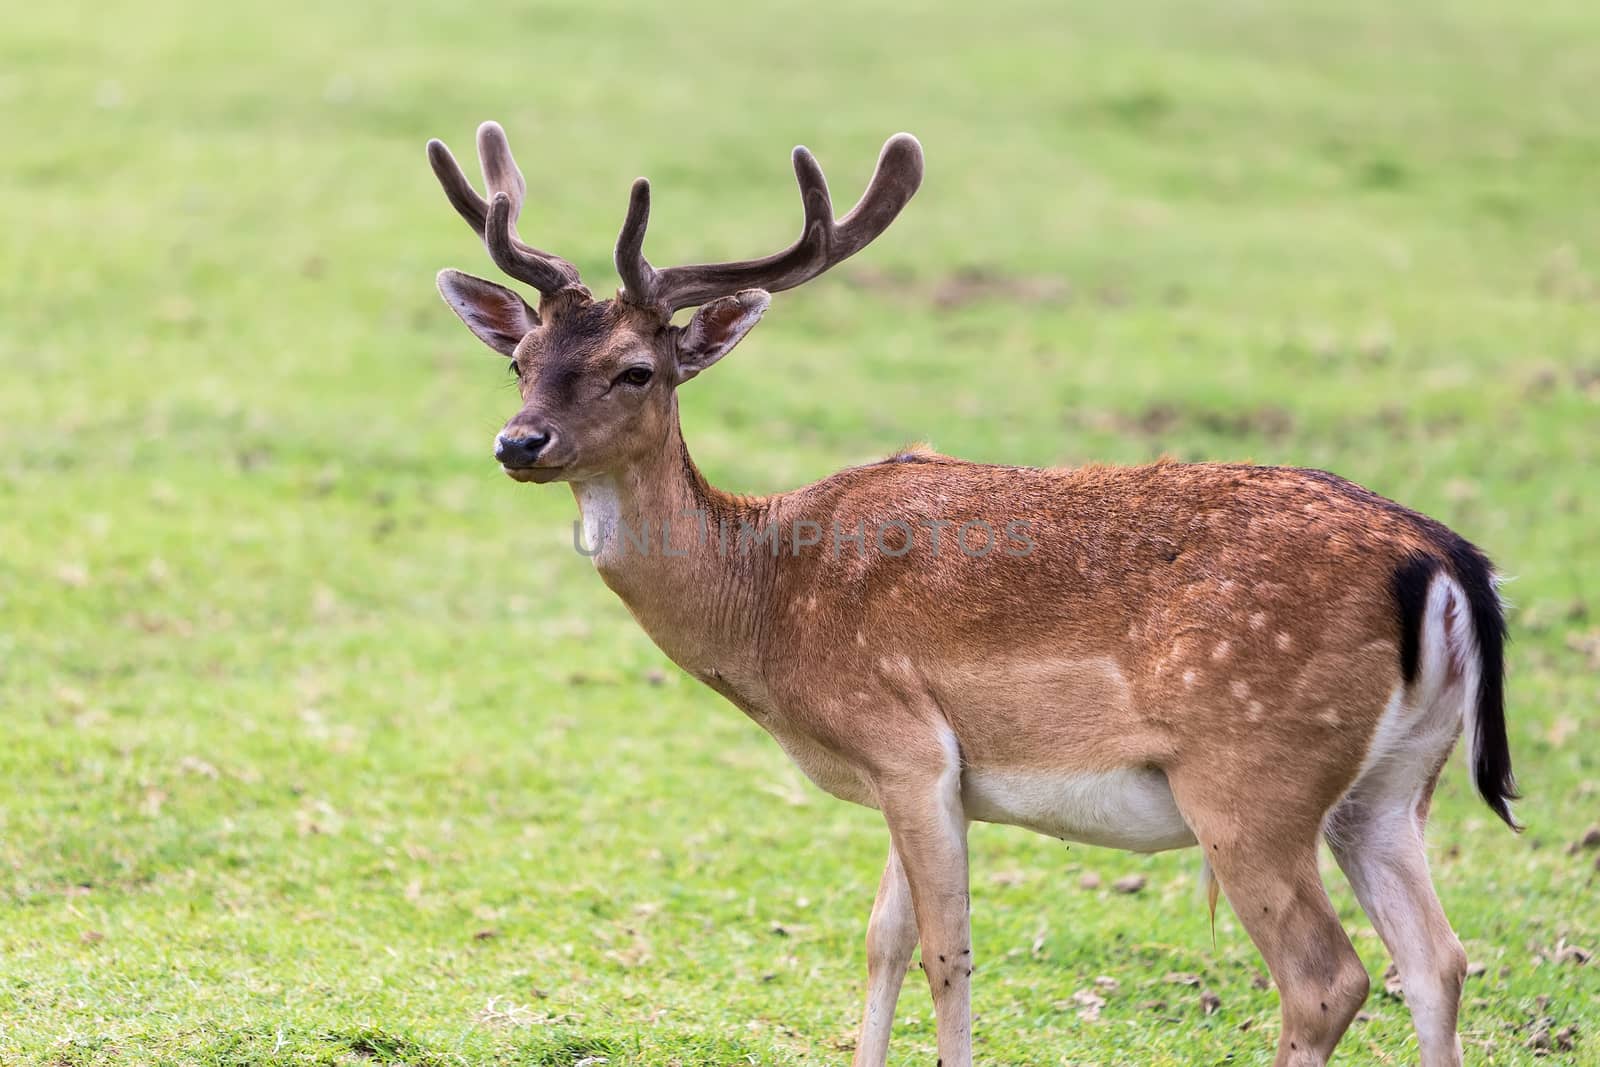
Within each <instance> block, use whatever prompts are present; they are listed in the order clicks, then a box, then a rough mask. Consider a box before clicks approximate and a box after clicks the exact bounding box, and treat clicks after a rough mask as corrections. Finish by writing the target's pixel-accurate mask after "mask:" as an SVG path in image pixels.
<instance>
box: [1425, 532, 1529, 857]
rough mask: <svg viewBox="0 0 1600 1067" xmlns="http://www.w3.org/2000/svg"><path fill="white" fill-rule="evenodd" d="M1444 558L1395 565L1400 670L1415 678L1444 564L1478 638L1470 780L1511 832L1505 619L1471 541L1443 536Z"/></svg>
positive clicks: (1489, 573) (1485, 563)
mask: <svg viewBox="0 0 1600 1067" xmlns="http://www.w3.org/2000/svg"><path fill="white" fill-rule="evenodd" d="M1439 540H1440V541H1441V542H1442V543H1441V544H1440V545H1439V548H1440V550H1441V553H1442V555H1443V556H1444V557H1445V558H1444V559H1443V560H1440V559H1437V558H1434V557H1432V556H1423V555H1416V556H1411V557H1409V558H1407V559H1406V560H1405V561H1404V562H1402V563H1401V564H1400V566H1398V567H1397V568H1395V572H1394V579H1393V589H1394V598H1395V604H1396V606H1397V607H1398V608H1399V610H1400V671H1401V675H1402V677H1404V679H1405V681H1406V684H1407V685H1410V684H1411V682H1412V681H1414V680H1415V679H1416V675H1417V667H1418V662H1417V661H1418V659H1419V657H1420V654H1421V648H1422V624H1423V618H1422V617H1423V612H1424V610H1425V609H1426V606H1427V602H1428V585H1429V583H1430V582H1431V581H1432V580H1433V576H1434V574H1435V573H1437V572H1438V570H1439V569H1440V568H1441V567H1446V568H1448V570H1449V572H1450V574H1451V576H1452V577H1454V578H1455V580H1456V583H1457V584H1458V585H1460V586H1461V589H1462V592H1464V593H1465V594H1466V596H1467V609H1468V613H1469V614H1470V615H1471V617H1472V632H1473V635H1474V636H1475V637H1476V638H1477V642H1478V699H1477V714H1476V716H1475V719H1476V721H1477V727H1476V728H1477V735H1476V737H1475V738H1474V747H1475V749H1476V752H1477V762H1476V764H1475V765H1474V766H1473V768H1472V779H1473V781H1474V782H1475V783H1476V784H1477V786H1478V792H1479V793H1480V794H1481V795H1482V796H1483V800H1484V803H1486V804H1488V805H1489V807H1490V808H1491V809H1493V811H1494V813H1495V814H1496V815H1498V816H1500V818H1501V819H1502V820H1504V821H1505V824H1506V825H1507V826H1509V827H1511V828H1512V829H1513V830H1518V831H1520V830H1521V829H1522V827H1521V826H1519V825H1518V824H1517V821H1516V819H1514V818H1512V815H1511V808H1510V802H1511V801H1513V800H1516V799H1517V798H1518V797H1519V796H1520V795H1521V794H1519V793H1518V792H1517V780H1516V777H1515V776H1514V775H1513V774H1512V772H1511V745H1510V743H1509V742H1508V741H1507V740H1506V696H1505V672H1506V667H1505V644H1506V620H1505V616H1504V615H1503V614H1502V613H1501V611H1500V597H1499V595H1498V594H1497V593H1496V592H1495V588H1494V571H1493V569H1492V568H1491V567H1490V564H1489V560H1488V559H1487V557H1485V556H1484V554H1483V553H1482V552H1480V551H1478V549H1477V548H1475V547H1474V546H1473V545H1471V544H1469V543H1468V542H1467V541H1465V540H1463V539H1461V538H1460V537H1456V536H1455V535H1454V534H1446V535H1445V536H1444V537H1441V538H1440V539H1439Z"/></svg>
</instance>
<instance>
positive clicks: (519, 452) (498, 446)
mask: <svg viewBox="0 0 1600 1067" xmlns="http://www.w3.org/2000/svg"><path fill="white" fill-rule="evenodd" d="M549 443H550V435H549V434H548V433H535V434H529V435H528V436H526V437H507V436H506V435H505V434H501V435H500V436H498V437H496V438H495V439H494V458H495V459H497V460H499V461H500V462H501V463H503V464H504V465H506V466H507V467H531V466H533V465H534V463H536V462H537V461H538V459H539V453H540V452H542V451H543V450H544V446H545V445H547V444H549Z"/></svg>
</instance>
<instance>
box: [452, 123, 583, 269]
mask: <svg viewBox="0 0 1600 1067" xmlns="http://www.w3.org/2000/svg"><path fill="white" fill-rule="evenodd" d="M478 162H479V165H480V166H481V167H482V169H483V180H484V185H485V186H487V187H488V190H489V195H490V197H491V198H492V199H493V200H494V201H496V203H498V201H500V200H501V199H504V200H505V207H504V208H503V209H500V210H498V211H497V210H496V204H491V203H490V202H489V201H487V200H485V199H484V198H483V197H481V196H479V195H478V191H477V190H476V189H474V188H473V187H472V183H471V182H469V181H468V180H467V176H466V174H465V173H463V171H462V170H461V165H460V164H459V163H457V162H456V158H455V156H453V155H452V154H451V153H450V149H448V148H446V147H445V145H444V142H443V141H440V140H438V139H437V138H435V139H434V140H431V141H429V142H428V163H429V165H430V166H432V168H433V173H434V176H435V177H437V178H438V179H439V185H440V186H441V187H442V188H443V189H444V195H445V196H446V198H448V199H449V201H450V205H451V206H452V207H454V208H455V209H456V212H457V213H458V214H459V215H460V216H461V217H462V218H463V219H466V220H467V225H468V226H471V227H472V229H473V231H474V232H475V233H477V235H478V236H479V237H481V238H482V239H483V242H484V244H485V245H486V246H487V247H488V249H489V255H490V258H492V259H493V260H494V262H495V264H496V265H497V266H498V267H499V268H500V269H501V270H503V271H505V272H506V273H507V274H509V275H511V277H513V278H516V279H517V280H518V281H522V282H526V283H528V284H529V285H531V286H533V287H534V288H536V289H538V290H539V292H540V293H543V294H547V295H548V294H550V293H555V292H557V291H559V290H561V289H566V288H581V287H582V284H583V283H582V282H581V280H580V279H579V277H578V268H577V267H574V266H573V265H572V264H571V263H569V262H567V261H566V260H564V259H562V258H561V257H560V256H558V255H555V254H554V253H551V252H544V251H541V250H540V249H537V248H534V247H533V246H532V245H530V244H527V243H525V242H523V241H522V240H521V238H519V237H518V236H517V233H516V229H515V223H516V219H517V216H518V215H520V214H521V213H522V203H523V200H524V198H525V197H526V195H527V184H526V182H524V181H523V178H522V171H521V170H519V169H518V167H517V162H516V160H515V159H514V158H513V157H512V155H511V146H510V145H509V144H508V143H507V141H506V134H505V131H504V130H502V129H501V128H500V124H499V123H496V122H485V123H484V124H483V125H482V126H479V127H478Z"/></svg>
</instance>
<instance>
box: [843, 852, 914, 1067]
mask: <svg viewBox="0 0 1600 1067" xmlns="http://www.w3.org/2000/svg"><path fill="white" fill-rule="evenodd" d="M916 947H917V919H916V913H915V912H914V911H913V910H912V908H911V887H910V886H909V885H907V884H906V872H905V868H904V867H903V866H901V864H900V854H899V853H897V852H896V851H895V849H894V845H892V844H891V845H890V846H889V862H888V863H886V864H885V865H884V868H883V879H882V880H881V881H879V883H878V897H877V899H876V900H874V901H873V902H872V918H871V919H870V920H868V922H867V1007H866V1011H865V1012H864V1013H863V1015H862V1017H861V1033H860V1036H858V1037H857V1039H856V1054H855V1058H854V1059H852V1060H851V1061H850V1062H851V1064H852V1065H853V1067H884V1064H885V1063H886V1062H887V1061H888V1058H889V1032H890V1031H891V1030H892V1029H893V1027H894V1005H895V1002H896V1001H897V1000H899V999H900V987H901V985H903V984H904V983H905V978H906V968H907V967H909V966H910V965H911V953H912V950H914V949H915V948H916Z"/></svg>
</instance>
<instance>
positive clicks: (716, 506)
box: [572, 419, 775, 676]
mask: <svg viewBox="0 0 1600 1067" xmlns="http://www.w3.org/2000/svg"><path fill="white" fill-rule="evenodd" d="M572 492H573V495H574V496H575V497H576V498H577V501H578V510H579V512H580V513H581V515H582V519H581V523H580V531H579V532H580V534H581V537H580V538H579V540H578V542H577V548H578V550H579V551H581V552H583V553H584V554H585V555H589V556H590V557H591V558H592V559H593V561H594V564H595V569H596V570H598V571H599V572H600V576H601V578H602V579H603V580H604V581H605V583H606V585H607V586H609V587H610V588H611V590H612V591H613V592H615V593H616V594H617V595H618V596H619V597H621V599H622V602H623V603H624V604H626V605H627V607H628V610H629V611H630V612H632V613H633V616H634V618H636V619H637V620H638V621H639V624H640V625H641V626H643V627H644V629H645V632H646V633H648V634H649V635H650V637H651V639H652V640H654V641H655V643H656V644H657V645H658V646H660V647H661V649H662V651H664V652H666V653H667V655H668V656H670V657H672V659H673V660H674V661H676V662H677V663H678V664H679V666H681V667H683V668H684V669H686V670H688V671H690V672H691V673H695V674H697V675H701V676H709V675H708V672H710V675H714V674H717V673H721V674H728V673H731V672H738V673H744V668H746V667H748V666H749V665H751V664H753V663H754V659H755V645H756V642H757V640H758V638H759V634H760V629H761V620H762V618H763V612H762V611H761V607H762V605H763V603H764V598H763V590H765V589H768V588H770V586H771V579H772V575H771V573H770V572H771V570H772V568H773V565H774V563H775V561H774V560H773V559H772V558H771V557H770V556H767V555H763V554H762V553H740V552H738V551H737V550H736V547H735V546H736V543H737V542H736V536H737V531H738V530H739V529H740V527H741V524H743V525H744V526H746V527H755V526H757V525H759V524H760V523H761V522H762V521H764V518H765V512H766V507H765V504H764V502H763V501H761V500H751V499H746V498H743V497H739V496H735V495H733V494H730V493H724V492H722V491H721V490H718V489H716V488H714V487H713V486H712V485H711V484H710V483H709V482H707V481H706V480H705V478H704V476H702V475H701V474H700V471H699V469H698V468H697V467H696V466H695V465H694V461H693V460H692V459H691V458H690V457H689V451H688V448H687V447H686V446H685V444H684V442H683V434H682V431H681V430H680V429H679V427H678V425H677V421H676V419H674V420H673V424H672V426H671V428H670V431H669V433H668V435H667V439H666V440H665V441H664V442H663V443H662V445H661V447H660V448H657V449H653V450H651V452H650V454H649V455H648V456H646V457H644V458H642V459H640V460H638V461H636V462H635V463H633V464H631V465H629V466H627V467H625V468H623V469H621V470H619V471H616V472H613V473H609V474H606V475H603V476H600V477H596V478H592V479H588V480H585V481H579V482H573V483H572Z"/></svg>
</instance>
